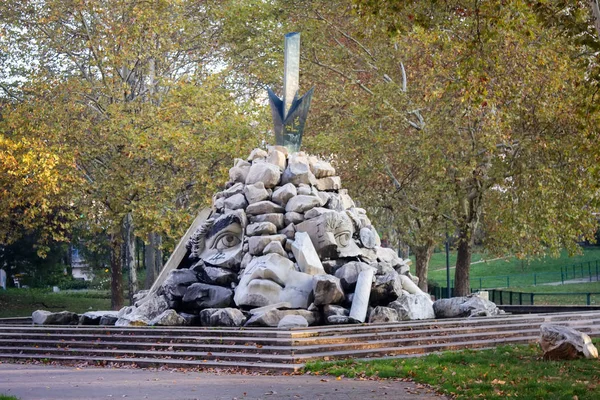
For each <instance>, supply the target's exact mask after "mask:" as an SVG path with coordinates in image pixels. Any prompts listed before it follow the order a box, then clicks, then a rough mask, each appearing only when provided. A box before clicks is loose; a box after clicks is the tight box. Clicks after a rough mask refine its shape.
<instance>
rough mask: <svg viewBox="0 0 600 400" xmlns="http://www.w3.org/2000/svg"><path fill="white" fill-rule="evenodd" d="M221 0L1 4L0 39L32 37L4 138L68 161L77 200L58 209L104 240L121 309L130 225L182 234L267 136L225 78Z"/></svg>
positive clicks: (72, 197) (70, 190) (66, 174)
mask: <svg viewBox="0 0 600 400" xmlns="http://www.w3.org/2000/svg"><path fill="white" fill-rule="evenodd" d="M214 5H215V4H213V3H211V2H206V3H204V2H203V3H199V2H194V1H181V2H179V1H178V2H173V1H166V0H156V1H151V2H142V1H135V0H132V1H122V2H113V1H84V0H81V1H77V0H74V1H68V2H65V1H52V0H47V1H44V2H39V1H8V2H4V3H3V4H2V5H1V6H0V16H1V17H2V20H3V21H5V23H4V34H5V35H10V39H11V42H13V43H25V44H27V46H29V47H30V48H31V51H30V52H29V53H28V54H29V56H30V57H32V58H33V59H34V60H35V66H34V68H31V69H30V70H28V71H26V73H25V75H24V79H23V83H22V84H21V85H19V87H18V88H17V89H18V92H19V93H20V96H19V97H20V99H19V101H16V100H15V102H14V103H13V105H12V106H11V107H10V110H9V111H8V112H7V113H6V114H5V126H6V130H5V131H4V132H5V133H4V134H5V137H7V138H8V140H10V141H11V142H16V143H18V142H19V141H23V140H29V141H30V140H33V139H35V138H37V139H38V140H39V141H41V142H42V144H43V146H42V147H41V148H48V151H49V154H50V156H51V157H53V158H56V160H57V162H62V163H63V164H65V166H66V167H65V170H64V171H62V172H61V173H60V174H57V175H55V178H56V179H57V180H58V181H60V182H63V179H66V180H67V181H69V182H72V184H70V185H68V187H65V188H64V191H63V193H66V194H67V197H68V199H69V200H68V202H65V201H64V199H61V200H60V201H58V202H57V203H55V205H56V204H65V203H66V204H73V205H74V206H76V209H77V210H78V212H80V213H82V214H83V215H84V216H85V222H86V224H87V226H89V228H90V229H92V231H93V232H96V233H97V234H98V236H99V237H108V240H109V242H110V246H111V249H112V251H111V271H112V293H113V300H112V305H113V308H119V307H121V306H122V302H123V300H122V286H121V285H122V284H121V279H122V278H121V277H122V268H123V263H124V260H123V257H122V254H121V250H122V248H123V244H124V243H125V242H129V243H130V242H131V240H132V239H131V238H132V237H133V235H132V231H131V229H133V227H135V231H136V232H137V233H136V234H137V235H138V236H140V237H146V236H147V234H149V233H151V232H162V233H164V234H166V235H172V236H178V234H179V233H178V232H181V230H182V229H184V228H186V226H185V225H186V224H187V223H188V222H189V220H190V217H191V216H193V213H195V212H197V210H198V209H199V208H200V207H201V206H202V204H206V202H207V201H208V199H209V198H210V195H212V193H214V191H216V189H217V187H218V186H219V185H220V184H222V182H223V180H224V178H225V177H226V171H227V168H228V167H229V166H230V164H231V161H232V155H233V154H236V153H238V152H239V151H240V149H242V150H241V151H244V150H243V149H246V148H249V147H251V146H252V145H253V144H257V143H258V142H259V141H260V139H259V138H256V136H255V135H253V134H251V132H250V129H249V128H250V120H251V119H260V118H261V116H260V115H256V114H254V115H253V114H251V113H249V112H246V110H245V107H246V106H245V102H244V100H243V99H240V98H236V96H234V95H233V94H232V93H231V91H230V90H229V89H228V88H227V87H226V86H225V85H224V82H225V83H226V82H227V75H228V70H227V69H226V68H223V67H222V66H220V65H219V48H218V47H217V41H216V38H217V37H218V35H219V32H220V30H221V29H222V24H221V23H220V22H219V21H217V20H215V19H214V18H213V15H212V14H211V9H212V7H213V6H214ZM217 5H218V4H217ZM10 90H14V89H12V88H11V89H10ZM36 193H39V194H40V196H42V197H44V196H43V193H44V192H43V191H41V192H38V191H36ZM15 195H16V194H15ZM11 196H12V194H11ZM15 197H18V196H15ZM44 199H45V198H44ZM32 208H34V209H35V207H32ZM104 235H106V236H104ZM128 251H129V253H131V248H129V249H128ZM128 259H129V260H130V261H129V264H130V265H131V264H132V263H131V258H130V257H128ZM130 294H133V293H130Z"/></svg>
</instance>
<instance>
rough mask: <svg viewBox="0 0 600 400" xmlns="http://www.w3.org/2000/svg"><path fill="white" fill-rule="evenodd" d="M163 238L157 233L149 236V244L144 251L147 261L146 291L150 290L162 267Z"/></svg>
mask: <svg viewBox="0 0 600 400" xmlns="http://www.w3.org/2000/svg"><path fill="white" fill-rule="evenodd" d="M161 242H162V237H161V236H160V235H159V234H158V233H155V232H152V233H149V234H148V243H147V244H146V248H145V249H144V257H145V260H146V289H150V288H151V287H152V284H153V283H154V281H155V280H156V277H157V276H158V274H159V273H160V269H161V267H162V250H160V245H161Z"/></svg>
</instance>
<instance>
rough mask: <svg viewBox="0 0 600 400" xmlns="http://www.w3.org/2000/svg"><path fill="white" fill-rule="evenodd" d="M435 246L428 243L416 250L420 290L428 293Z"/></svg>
mask: <svg viewBox="0 0 600 400" xmlns="http://www.w3.org/2000/svg"><path fill="white" fill-rule="evenodd" d="M434 249H435V246H434V244H433V243H432V242H427V243H426V244H424V245H422V246H417V247H415V248H414V252H415V261H416V262H415V271H416V274H417V277H418V278H419V288H420V289H421V290H422V291H424V292H427V290H428V287H427V273H428V271H429V260H430V259H431V255H432V254H433V250H434Z"/></svg>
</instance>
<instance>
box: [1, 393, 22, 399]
mask: <svg viewBox="0 0 600 400" xmlns="http://www.w3.org/2000/svg"><path fill="white" fill-rule="evenodd" d="M0 400H19V398H18V397H15V396H9V395H7V394H0Z"/></svg>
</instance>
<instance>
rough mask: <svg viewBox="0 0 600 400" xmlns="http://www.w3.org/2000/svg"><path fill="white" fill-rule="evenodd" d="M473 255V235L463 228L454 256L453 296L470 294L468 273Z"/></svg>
mask: <svg viewBox="0 0 600 400" xmlns="http://www.w3.org/2000/svg"><path fill="white" fill-rule="evenodd" d="M472 253H473V235H472V232H471V229H469V228H468V227H463V228H462V229H461V230H460V234H459V237H458V252H457V254H456V270H455V271H454V296H468V295H469V294H471V282H470V279H469V271H470V268H471V255H472Z"/></svg>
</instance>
